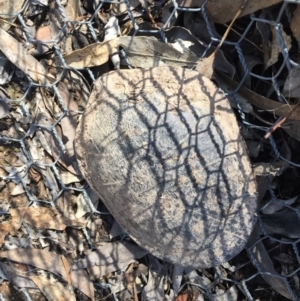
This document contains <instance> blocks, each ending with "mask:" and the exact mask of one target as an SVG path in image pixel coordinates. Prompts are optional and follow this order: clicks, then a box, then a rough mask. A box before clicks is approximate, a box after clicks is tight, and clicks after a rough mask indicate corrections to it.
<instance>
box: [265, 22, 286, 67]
mask: <svg viewBox="0 0 300 301" xmlns="http://www.w3.org/2000/svg"><path fill="white" fill-rule="evenodd" d="M271 31H272V44H271V47H270V48H271V54H270V58H269V60H268V61H267V62H265V69H267V68H269V67H270V66H272V65H274V64H275V63H276V62H277V61H278V55H279V53H282V51H283V50H284V49H282V48H281V47H280V43H279V40H278V36H277V30H276V28H275V26H272V27H271ZM281 33H282V37H283V40H284V44H285V46H286V48H287V50H290V49H291V47H292V40H291V37H290V36H288V35H287V34H286V33H285V32H284V31H283V30H282V26H281Z"/></svg>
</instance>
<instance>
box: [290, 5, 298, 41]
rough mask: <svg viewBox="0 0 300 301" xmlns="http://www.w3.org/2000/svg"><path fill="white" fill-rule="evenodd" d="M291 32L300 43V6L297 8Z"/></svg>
mask: <svg viewBox="0 0 300 301" xmlns="http://www.w3.org/2000/svg"><path fill="white" fill-rule="evenodd" d="M290 28H291V31H292V32H293V35H294V37H295V39H296V40H297V41H298V43H299V42H300V5H297V6H296V9H295V12H294V16H293V19H292V21H291V23H290Z"/></svg>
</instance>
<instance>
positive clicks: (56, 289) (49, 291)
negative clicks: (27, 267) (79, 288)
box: [28, 275, 76, 301]
mask: <svg viewBox="0 0 300 301" xmlns="http://www.w3.org/2000/svg"><path fill="white" fill-rule="evenodd" d="M28 277H29V278H30V279H31V280H32V281H33V282H34V283H35V285H36V286H37V287H38V288H39V289H40V291H41V292H42V294H43V295H44V296H45V297H46V298H47V300H49V301H57V300H59V301H76V297H75V293H74V290H73V288H72V286H70V285H67V286H64V285H63V284H62V283H61V281H60V280H57V279H54V278H53V277H51V278H48V277H47V276H45V275H40V276H28Z"/></svg>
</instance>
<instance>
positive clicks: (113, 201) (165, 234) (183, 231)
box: [75, 67, 257, 268]
mask: <svg viewBox="0 0 300 301" xmlns="http://www.w3.org/2000/svg"><path fill="white" fill-rule="evenodd" d="M75 149H76V152H77V159H78V163H79V167H80V169H81V172H82V174H83V176H84V177H85V178H86V180H87V182H88V183H89V184H90V186H91V187H92V188H93V189H94V190H95V191H96V192H97V193H98V194H99V196H100V198H101V199H102V201H103V202H104V203H105V205H106V206H107V207H108V209H109V210H110V212H111V213H112V215H113V216H114V217H115V219H116V220H117V221H118V222H119V223H120V224H121V225H122V226H123V227H124V229H125V230H126V231H127V233H128V234H129V235H130V236H131V237H132V238H133V239H134V240H135V241H136V242H137V243H138V244H140V245H141V246H142V247H144V248H146V249H148V250H149V251H150V252H151V253H153V254H154V255H156V256H157V257H159V258H161V259H164V260H166V261H169V262H173V263H176V264H180V265H183V266H193V267H195V268H207V267H212V266H216V265H219V264H221V263H223V262H226V261H228V260H229V259H231V258H232V257H233V256H234V255H236V254H237V253H239V252H240V251H241V250H242V249H243V248H244V246H245V244H246V242H247V239H248V237H249V235H250V233H251V230H252V228H253V226H254V223H255V221H256V219H255V211H256V201H257V195H256V184H255V180H254V177H253V173H252V169H251V165H250V162H249V159H248V156H247V151H246V149H245V144H244V141H243V139H242V137H241V136H240V133H239V128H238V124H237V121H236V118H235V116H234V114H233V112H232V109H231V107H230V104H229V101H228V99H227V98H225V97H224V93H223V92H222V91H220V90H219V89H217V87H216V86H215V85H214V83H213V82H212V81H210V80H209V79H207V78H205V77H203V76H201V75H200V74H199V73H197V72H195V71H192V70H187V69H183V68H172V67H156V68H151V69H144V70H143V69H134V70H121V71H113V72H110V73H107V74H105V75H104V76H102V77H100V78H99V79H98V80H97V81H96V83H95V86H94V90H93V92H92V94H91V97H90V100H89V103H88V105H87V108H86V111H85V113H84V114H83V116H82V119H81V121H80V124H79V126H78V129H77V137H76V145H75Z"/></svg>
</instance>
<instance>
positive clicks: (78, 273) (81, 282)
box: [71, 270, 94, 300]
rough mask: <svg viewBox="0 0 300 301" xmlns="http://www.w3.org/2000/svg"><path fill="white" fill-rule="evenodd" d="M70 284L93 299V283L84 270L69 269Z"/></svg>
mask: <svg viewBox="0 0 300 301" xmlns="http://www.w3.org/2000/svg"><path fill="white" fill-rule="evenodd" d="M71 279H72V285H73V286H75V287H76V288H77V289H79V290H80V291H81V292H83V293H84V294H85V295H86V296H88V297H89V298H90V299H92V300H94V284H93V282H92V280H91V278H90V276H89V275H88V273H87V272H86V271H85V270H75V271H71Z"/></svg>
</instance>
